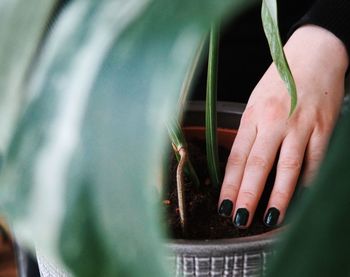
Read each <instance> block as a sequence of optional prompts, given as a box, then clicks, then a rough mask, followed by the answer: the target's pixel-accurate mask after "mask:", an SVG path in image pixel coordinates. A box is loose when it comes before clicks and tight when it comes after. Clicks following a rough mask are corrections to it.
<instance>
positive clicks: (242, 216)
mask: <svg viewBox="0 0 350 277" xmlns="http://www.w3.org/2000/svg"><path fill="white" fill-rule="evenodd" d="M248 218H249V212H248V210H247V209H245V208H240V209H238V210H237V212H236V216H235V219H234V221H233V224H234V225H236V226H237V227H244V226H245V225H247V223H248Z"/></svg>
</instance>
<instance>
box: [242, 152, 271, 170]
mask: <svg viewBox="0 0 350 277" xmlns="http://www.w3.org/2000/svg"><path fill="white" fill-rule="evenodd" d="M268 165H269V163H268V161H267V160H266V159H265V158H263V157H261V156H258V155H253V156H251V157H249V159H248V161H247V167H258V168H261V169H264V170H266V169H268Z"/></svg>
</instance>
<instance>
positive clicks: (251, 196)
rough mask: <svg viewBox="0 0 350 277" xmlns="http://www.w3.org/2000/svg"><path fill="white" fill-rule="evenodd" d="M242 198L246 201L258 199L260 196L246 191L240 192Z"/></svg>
mask: <svg viewBox="0 0 350 277" xmlns="http://www.w3.org/2000/svg"><path fill="white" fill-rule="evenodd" d="M240 196H241V197H243V198H244V199H248V200H256V199H258V195H257V194H256V193H255V192H252V191H249V190H244V191H242V192H240Z"/></svg>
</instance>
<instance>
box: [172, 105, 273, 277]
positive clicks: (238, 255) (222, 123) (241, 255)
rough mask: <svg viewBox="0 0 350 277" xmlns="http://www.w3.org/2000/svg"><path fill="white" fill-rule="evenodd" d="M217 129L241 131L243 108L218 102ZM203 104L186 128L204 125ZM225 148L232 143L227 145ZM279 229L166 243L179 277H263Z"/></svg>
mask: <svg viewBox="0 0 350 277" xmlns="http://www.w3.org/2000/svg"><path fill="white" fill-rule="evenodd" d="M217 110H218V114H217V120H218V127H219V128H223V129H227V128H228V129H238V126H239V122H240V118H241V115H242V112H243V110H244V105H242V104H238V103H227V102H219V103H218V105H217ZM203 124H204V103H203V102H194V103H191V104H190V105H189V108H188V111H187V113H186V117H185V119H184V125H185V126H203ZM225 144H226V146H229V143H227V142H225ZM279 232H280V231H279V230H274V231H270V232H267V233H264V234H260V235H255V236H250V237H242V238H232V239H218V240H202V241H200V240H198V241H197V240H193V241H190V240H173V241H170V242H168V243H167V247H168V249H169V250H170V251H171V252H172V253H173V255H172V256H171V257H170V258H169V260H170V265H171V266H172V272H173V273H174V274H175V275H176V276H235V277H236V276H237V277H238V276H264V275H265V273H266V263H267V261H268V260H269V258H270V257H271V255H272V254H273V248H274V244H275V243H276V241H277V234H278V233H279Z"/></svg>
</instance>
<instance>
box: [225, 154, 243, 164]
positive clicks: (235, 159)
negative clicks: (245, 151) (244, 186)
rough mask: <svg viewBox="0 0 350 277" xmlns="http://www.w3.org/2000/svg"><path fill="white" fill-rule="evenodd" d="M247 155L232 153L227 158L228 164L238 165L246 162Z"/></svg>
mask: <svg viewBox="0 0 350 277" xmlns="http://www.w3.org/2000/svg"><path fill="white" fill-rule="evenodd" d="M246 160H247V157H246V156H245V155H242V154H235V153H231V154H230V156H229V157H228V159H227V164H228V165H229V166H233V167H238V166H242V165H244V164H245V162H246Z"/></svg>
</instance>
